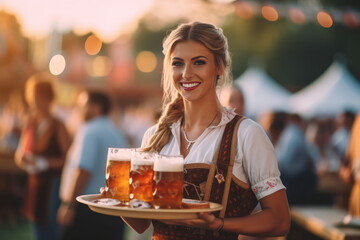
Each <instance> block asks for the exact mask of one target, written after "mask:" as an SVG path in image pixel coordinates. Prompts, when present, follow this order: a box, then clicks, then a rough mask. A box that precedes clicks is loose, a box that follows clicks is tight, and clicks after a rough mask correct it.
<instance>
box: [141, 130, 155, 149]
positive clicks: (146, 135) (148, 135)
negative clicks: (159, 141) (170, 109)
mask: <svg viewBox="0 0 360 240" xmlns="http://www.w3.org/2000/svg"><path fill="white" fill-rule="evenodd" d="M156 128H157V125H153V126H152V127H150V128H148V129H147V130H146V132H145V133H144V136H143V138H142V142H141V147H142V148H144V147H146V146H147V145H148V143H149V141H150V138H151V137H152V135H154V133H155V131H156Z"/></svg>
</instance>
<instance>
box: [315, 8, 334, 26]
mask: <svg viewBox="0 0 360 240" xmlns="http://www.w3.org/2000/svg"><path fill="white" fill-rule="evenodd" d="M316 20H317V21H318V23H319V24H320V26H322V27H324V28H330V27H331V26H332V25H333V23H334V21H333V19H332V17H331V16H330V14H329V13H327V12H325V11H320V12H318V14H317V15H316Z"/></svg>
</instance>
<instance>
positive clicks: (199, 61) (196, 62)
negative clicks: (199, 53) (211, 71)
mask: <svg viewBox="0 0 360 240" xmlns="http://www.w3.org/2000/svg"><path fill="white" fill-rule="evenodd" d="M205 63H206V62H205V61H204V60H197V61H195V63H194V64H195V65H203V64H205Z"/></svg>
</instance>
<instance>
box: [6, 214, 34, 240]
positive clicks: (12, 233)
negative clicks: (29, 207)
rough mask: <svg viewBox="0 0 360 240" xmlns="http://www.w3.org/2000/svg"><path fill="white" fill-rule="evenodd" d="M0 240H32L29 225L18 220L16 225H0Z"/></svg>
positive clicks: (25, 221) (24, 221)
mask: <svg viewBox="0 0 360 240" xmlns="http://www.w3.org/2000/svg"><path fill="white" fill-rule="evenodd" d="M0 239H1V240H34V236H33V232H32V228H31V225H30V223H29V222H28V221H27V220H25V219H24V220H18V221H17V223H16V224H9V223H1V224H0Z"/></svg>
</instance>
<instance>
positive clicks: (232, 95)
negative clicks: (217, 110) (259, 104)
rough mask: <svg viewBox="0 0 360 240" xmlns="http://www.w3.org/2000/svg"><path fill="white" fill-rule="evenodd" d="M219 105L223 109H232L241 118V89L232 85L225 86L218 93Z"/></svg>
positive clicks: (242, 96)
mask: <svg viewBox="0 0 360 240" xmlns="http://www.w3.org/2000/svg"><path fill="white" fill-rule="evenodd" d="M220 103H221V104H222V105H223V106H224V107H230V108H233V109H234V111H235V112H236V113H237V114H238V115H240V116H242V115H244V113H245V98H244V93H243V91H242V90H241V88H240V87H239V86H238V85H237V84H235V83H233V84H230V85H228V86H225V87H224V89H222V90H221V93H220Z"/></svg>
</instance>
